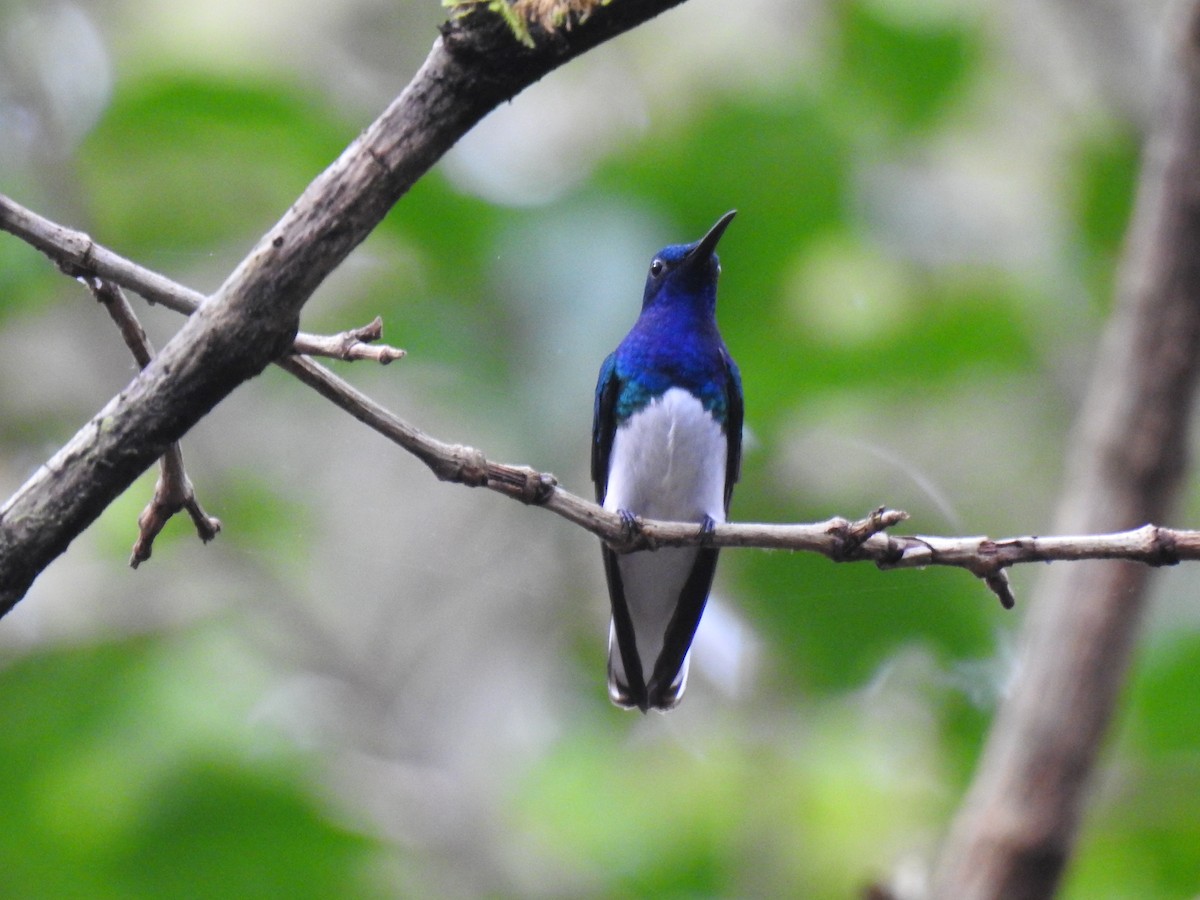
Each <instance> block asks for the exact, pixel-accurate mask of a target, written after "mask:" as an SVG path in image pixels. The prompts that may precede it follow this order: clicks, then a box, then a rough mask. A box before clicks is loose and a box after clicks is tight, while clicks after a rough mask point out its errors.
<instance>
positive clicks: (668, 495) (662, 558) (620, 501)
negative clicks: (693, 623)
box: [604, 388, 727, 680]
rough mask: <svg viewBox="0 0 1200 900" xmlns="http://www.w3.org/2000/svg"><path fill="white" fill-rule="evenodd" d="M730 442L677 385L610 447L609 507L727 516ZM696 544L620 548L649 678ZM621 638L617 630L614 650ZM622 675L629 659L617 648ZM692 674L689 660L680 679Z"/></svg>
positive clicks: (659, 514)
mask: <svg viewBox="0 0 1200 900" xmlns="http://www.w3.org/2000/svg"><path fill="white" fill-rule="evenodd" d="M726 454H727V442H726V438H725V433H724V431H723V430H722V429H721V426H720V425H719V424H718V423H717V422H716V421H715V420H714V419H713V417H712V416H711V415H709V413H708V411H707V410H705V409H704V406H703V404H702V403H701V402H700V401H699V400H697V399H696V398H695V397H694V396H693V395H692V394H691V393H689V392H688V391H685V390H683V389H681V388H671V389H670V390H668V391H666V392H665V393H664V394H663V395H662V397H660V398H659V399H657V400H655V401H654V402H652V403H651V404H649V405H648V406H647V407H645V408H644V409H643V410H641V411H639V412H638V413H636V414H634V415H633V416H631V417H630V418H629V420H628V421H627V422H626V423H625V424H624V425H622V426H621V427H620V428H618V429H617V432H616V434H615V435H614V436H613V445H612V451H611V453H610V455H609V469H608V489H607V491H606V493H605V495H604V508H605V509H606V510H609V511H610V512H617V511H619V510H627V511H629V512H631V513H634V514H636V515H638V516H642V517H643V518H648V519H664V520H669V521H677V522H701V521H703V520H704V517H705V516H708V517H709V518H710V519H712V520H713V522H724V521H725V463H726ZM697 552H698V551H697V550H696V548H695V547H666V548H663V549H661V550H656V551H641V552H638V553H627V554H623V555H622V556H620V557H619V558H618V560H617V566H618V567H619V569H620V572H621V580H622V582H623V584H624V590H625V599H626V602H627V605H628V608H629V614H630V618H631V619H632V622H633V630H634V634H635V636H636V642H637V648H638V656H639V657H641V660H642V666H643V669H644V671H643V677H645V678H649V676H650V671H651V670H652V669H653V668H654V662H655V660H657V659H658V655H659V653H660V652H661V651H662V646H663V638H664V635H665V634H666V630H667V626H668V625H669V624H670V621H671V614H672V613H673V612H674V610H675V605H676V604H677V603H678V602H679V596H680V593H681V592H682V590H683V587H684V585H685V584H686V583H687V579H688V575H689V574H690V572H691V570H692V565H693V563H694V562H695V560H696V553H697ZM613 641H614V638H613V637H612V636H610V652H614V651H615V647H613V646H612V645H613ZM614 662H615V666H616V669H617V671H618V673H619V676H620V677H621V679H622V680H623V679H624V677H625V676H624V665H623V662H622V660H621V659H620V654H619V653H615V652H614ZM686 677H687V661H686V660H685V662H684V666H683V668H682V669H681V671H680V679H681V680H682V679H685V678H686Z"/></svg>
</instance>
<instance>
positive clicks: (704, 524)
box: [697, 516, 717, 544]
mask: <svg viewBox="0 0 1200 900" xmlns="http://www.w3.org/2000/svg"><path fill="white" fill-rule="evenodd" d="M716 527H717V522H716V520H715V519H714V518H713V517H712V516H705V517H704V518H703V519H701V520H700V530H699V531H698V532H697V534H698V535H699V536H700V543H701V544H707V543H708V539H709V538H710V537H712V533H713V530H714V529H715V528H716Z"/></svg>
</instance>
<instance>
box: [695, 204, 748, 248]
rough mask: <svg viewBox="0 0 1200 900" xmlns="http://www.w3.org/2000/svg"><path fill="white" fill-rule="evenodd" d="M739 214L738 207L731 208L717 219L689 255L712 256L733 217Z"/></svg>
mask: <svg viewBox="0 0 1200 900" xmlns="http://www.w3.org/2000/svg"><path fill="white" fill-rule="evenodd" d="M736 215H737V210H736V209H731V210H730V211H729V212H727V213H725V215H723V216H721V218H719V219H717V224H715V225H714V226H713V227H712V228H710V229H708V234H706V235H705V236H704V237H702V238H700V240H699V241H698V242H697V244H696V246H695V247H694V248H693V249H692V252H691V253H689V254H688V256H689V257H690V258H692V259H708V258H709V257H710V256H712V254H713V251H714V250H716V249H717V241H719V240H721V235H723V234H724V233H725V229H726V228H728V227H729V223H730V222H732V221H733V217H734V216H736Z"/></svg>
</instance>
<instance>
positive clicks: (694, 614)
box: [592, 210, 743, 713]
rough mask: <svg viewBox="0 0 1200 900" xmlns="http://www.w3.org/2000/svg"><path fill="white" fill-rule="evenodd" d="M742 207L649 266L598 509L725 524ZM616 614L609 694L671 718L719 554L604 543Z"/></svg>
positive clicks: (599, 399)
mask: <svg viewBox="0 0 1200 900" xmlns="http://www.w3.org/2000/svg"><path fill="white" fill-rule="evenodd" d="M735 213H736V210H734V211H731V212H727V213H726V214H725V215H723V216H721V218H720V219H718V220H717V222H716V224H715V225H713V226H712V228H710V229H709V230H708V233H707V234H705V235H704V237H702V238H700V240H698V241H696V242H694V243H691V244H674V245H671V246H669V247H664V248H663V249H662V250H660V251H659V252H658V253H657V254H656V255H655V257H654V259H653V261H651V263H650V272H649V274H648V275H647V276H646V290H645V293H644V295H643V297H642V310H641V314H640V315H639V316H638V319H637V322H636V323H634V326H633V328H632V329H631V330H630V332H629V334H627V335H626V336H625V339H624V340H623V341H621V343H620V344H619V345H618V346H617V349H616V350H614V351H613V352H612V353H611V354H609V356H608V357H607V358H606V359H605V360H604V363H603V365H601V367H600V378H599V380H598V382H597V384H596V405H595V411H594V417H593V422H592V480H593V481H594V482H595V484H596V502H597V503H599V504H601V505H602V506H603V507H604V509H606V510H608V511H609V512H615V513H619V514H620V515H621V517H622V518H623V519H625V521H626V522H627V524H628V526H629V527H630V528H632V527H634V525H635V520H636V517H638V516H642V517H644V518H650V519H664V520H669V521H675V522H696V523H697V525H698V526H699V528H700V531H701V532H704V533H707V532H710V531H711V530H712V529H713V526H715V525H716V524H718V523H721V522H724V521H725V520H726V516H728V514H729V499H730V497H731V495H732V493H733V485H734V483H735V482H736V481H737V479H738V472H739V469H740V466H741V459H742V414H743V404H742V380H741V375H740V374H739V372H738V367H737V365H736V364H735V363H734V361H733V358H732V357H731V356H730V355H729V351H728V350H727V349H726V348H725V342H724V341H723V340H722V339H721V333H720V332H719V331H718V330H717V318H716V308H717V277H718V276H719V275H720V272H721V266H720V263H719V262H718V260H717V254H716V252H715V250H716V246H717V242H718V241H719V240H720V239H721V235H723V234H724V233H725V229H726V228H728V227H729V223H730V222H731V221H733V217H734V215H735ZM602 553H603V556H604V573H605V577H606V578H607V580H608V594H609V600H610V601H611V604H612V624H611V625H610V627H609V638H608V695H609V698H610V699H611V700H612V701H613V703H615V704H616V705H617V706H620V707H624V708H626V709H635V708H636V709H640V710H641V711H642V712H643V713H644V712H646V711H647V710H649V709H657V710H661V711H664V712H665V711H666V710H669V709H672V708H674V707H675V706H676V705H678V703H679V701H680V699H681V698H682V696H683V691H684V687H685V686H686V684H687V673H688V664H689V662H690V658H691V646H692V639H693V638H694V637H695V634H696V627H697V626H698V625H699V624H700V616H701V614H703V612H704V605H705V603H706V602H707V600H708V594H709V590H710V589H711V587H712V580H713V574H714V573H715V572H716V568H717V550H716V548H714V547H704V546H700V547H665V548H662V549H659V550H639V551H636V552H633V553H624V554H619V553H617V552H616V551H615V550H613V549H612V548H611V547H609V546H607V545H605V546H603V547H602Z"/></svg>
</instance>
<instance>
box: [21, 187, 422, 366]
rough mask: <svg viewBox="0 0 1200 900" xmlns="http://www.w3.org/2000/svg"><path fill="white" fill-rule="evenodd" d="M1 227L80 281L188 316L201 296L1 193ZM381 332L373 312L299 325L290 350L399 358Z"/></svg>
mask: <svg viewBox="0 0 1200 900" xmlns="http://www.w3.org/2000/svg"><path fill="white" fill-rule="evenodd" d="M0 231H7V232H8V233H9V234H11V235H13V236H14V237H18V238H20V239H21V240H23V241H24V242H25V243H27V244H29V246H31V247H34V248H35V249H37V250H40V251H41V252H42V253H44V254H45V255H46V256H48V257H49V258H50V260H51V261H52V262H53V263H54V264H55V265H56V266H58V268H59V269H60V270H62V272H63V273H65V274H67V275H70V276H71V277H72V278H79V279H83V280H84V281H85V282H86V281H87V280H89V279H96V278H99V279H102V280H103V281H106V282H109V283H111V284H115V285H118V286H120V287H123V288H125V289H126V290H131V291H134V292H135V293H137V294H141V296H142V297H144V298H145V299H146V300H148V301H150V302H151V303H157V304H159V305H160V306H165V307H166V308H167V309H171V310H174V311H175V312H180V313H184V314H185V315H189V316H190V315H191V314H192V313H194V312H195V311H196V310H198V309H199V308H200V306H201V304H202V303H204V301H205V299H206V298H205V296H204V295H203V294H201V293H200V292H199V291H194V290H192V289H191V288H189V287H185V286H184V285H182V284H179V282H177V281H172V280H171V279H169V278H167V277H166V276H164V275H160V274H159V273H158V272H155V271H153V270H151V269H147V268H145V267H144V266H139V265H138V264H137V263H135V262H132V261H131V260H128V259H125V258H124V257H123V256H120V255H118V254H116V253H114V252H113V251H112V250H109V249H108V248H107V247H104V246H102V245H100V244H97V243H96V242H95V241H93V240H92V238H91V236H90V235H88V234H85V233H84V232H82V231H76V230H75V229H73V228H67V227H66V226H65V225H59V224H58V223H57V222H52V221H50V220H49V219H47V218H45V217H44V216H40V215H38V214H37V213H35V212H34V211H33V210H31V209H27V208H26V207H24V206H22V205H21V204H20V203H18V202H17V201H15V200H13V199H12V198H11V197H7V196H5V195H4V194H0ZM382 337H383V321H382V320H381V319H379V318H378V317H377V318H376V319H375V321H373V322H371V323H369V324H367V325H363V326H362V327H360V328H353V329H350V330H349V331H343V332H341V333H340V334H335V335H321V334H308V333H307V332H303V331H301V332H300V333H298V334H297V335H296V340H295V341H294V342H293V344H292V350H293V351H294V352H296V353H306V354H308V355H310V356H325V357H329V358H332V359H341V360H345V361H347V362H352V361H354V360H360V359H361V360H373V361H375V362H378V363H381V364H382V365H387V364H388V363H390V362H394V361H395V360H398V359H403V358H404V356H405V351H403V350H401V349H399V348H398V347H389V346H388V345H386V344H378V343H375V342H376V341H378V340H379V339H380V338H382ZM142 365H143V366H144V364H142Z"/></svg>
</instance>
